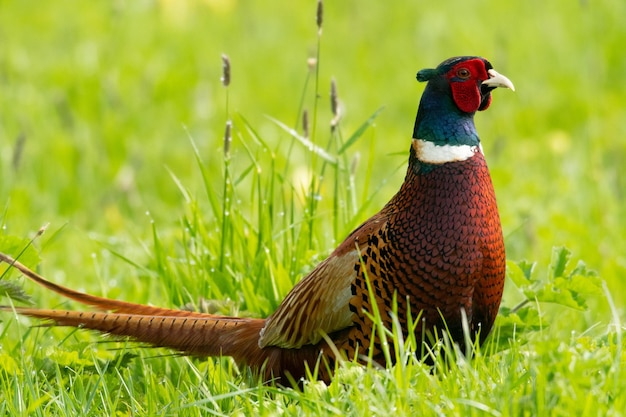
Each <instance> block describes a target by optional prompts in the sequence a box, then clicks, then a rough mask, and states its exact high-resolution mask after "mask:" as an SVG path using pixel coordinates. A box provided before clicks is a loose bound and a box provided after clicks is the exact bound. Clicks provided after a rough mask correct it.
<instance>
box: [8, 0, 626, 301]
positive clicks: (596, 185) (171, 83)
mask: <svg viewBox="0 0 626 417" xmlns="http://www.w3.org/2000/svg"><path fill="white" fill-rule="evenodd" d="M625 12H626V4H625V3H624V2H622V1H619V0H599V1H582V0H581V1H569V0H568V1H566V0H559V1H553V2H548V3H546V2H540V1H526V2H517V3H511V4H507V5H506V6H505V5H502V4H498V3H496V2H493V1H488V0H484V1H475V2H460V1H445V2H430V3H428V2H407V3H402V4H393V5H392V4H386V3H385V4H383V3H382V2H367V3H363V2H357V1H343V2H328V3H327V4H326V5H325V21H324V28H323V36H322V41H321V66H320V91H321V93H322V96H321V98H320V99H321V105H320V116H319V118H318V125H319V126H318V129H319V131H320V132H321V135H325V134H326V129H327V126H328V125H327V123H328V120H330V117H331V115H330V109H329V106H327V105H326V103H327V102H328V97H327V95H326V92H327V91H329V85H330V79H331V77H335V79H336V80H337V83H338V87H339V94H340V99H341V101H342V103H343V106H344V108H345V117H344V119H343V121H342V126H343V129H344V130H345V131H347V132H351V131H353V130H354V129H356V127H357V126H359V125H360V124H361V123H362V122H363V121H364V120H365V119H366V118H367V117H368V116H369V115H370V114H371V113H372V112H373V111H374V110H375V109H377V108H378V107H380V106H385V109H384V111H383V112H382V113H381V114H380V115H379V117H378V118H377V119H376V122H375V124H376V126H375V129H373V130H372V131H370V132H368V135H370V136H369V137H370V140H371V141H373V148H370V143H368V142H367V141H361V143H360V144H359V146H360V148H355V149H354V153H356V152H359V153H361V154H362V158H361V160H367V159H368V158H369V157H370V152H371V151H372V149H373V151H374V152H375V155H376V160H375V164H374V166H373V176H372V178H375V179H377V180H378V181H379V182H380V183H379V184H371V185H370V188H369V189H368V190H364V191H365V192H366V193H372V192H373V191H372V190H374V189H375V188H376V187H377V186H379V185H380V184H381V183H383V181H384V183H385V184H386V185H384V186H383V188H382V190H381V191H380V192H379V193H377V194H376V196H375V202H373V203H372V204H371V208H370V209H369V210H368V212H366V213H364V214H363V216H362V218H361V219H359V220H363V219H365V218H366V216H367V215H368V214H369V213H371V212H374V211H375V210H377V209H378V208H379V207H380V206H381V205H382V204H383V203H384V202H385V201H387V199H388V198H389V197H390V196H391V195H392V194H393V192H395V190H396V189H397V187H398V184H399V183H400V182H401V181H402V178H403V175H404V167H403V166H402V164H403V163H404V161H405V160H406V150H407V149H408V144H409V139H410V134H411V131H412V124H413V118H414V114H415V111H416V106H417V101H418V98H419V95H420V92H421V89H422V88H423V86H421V85H418V83H417V82H416V81H415V79H414V74H415V72H416V70H418V69H420V68H423V67H428V66H434V65H437V64H438V63H439V62H440V61H441V60H443V59H445V58H447V57H449V56H453V55H459V54H476V55H482V56H485V57H487V58H488V59H490V60H491V61H492V63H493V65H494V67H495V68H497V69H498V70H499V71H500V72H502V73H504V74H506V75H507V76H509V78H511V79H512V80H513V81H514V82H515V84H516V86H517V89H518V91H517V93H516V94H509V92H506V91H504V92H503V91H498V92H496V93H495V95H494V103H493V106H492V108H491V109H490V110H489V111H488V112H487V113H485V114H479V115H478V116H477V124H478V128H479V132H480V133H481V136H482V138H483V142H484V147H485V149H486V152H487V156H488V159H489V163H490V167H491V170H492V175H493V179H494V183H495V187H496V190H497V194H498V198H499V202H500V209H501V216H502V220H503V223H504V228H505V234H506V243H507V249H508V255H509V258H511V259H521V258H527V259H530V260H538V261H540V262H544V263H545V262H547V260H548V259H549V255H550V249H551V247H552V246H553V245H561V244H564V245H566V246H568V247H569V248H570V249H571V250H572V251H573V253H574V256H576V257H581V258H583V259H585V261H586V262H587V263H588V264H589V265H590V266H591V267H592V268H594V269H597V270H598V271H599V272H600V274H601V276H602V277H603V278H604V279H606V280H607V282H608V283H609V287H610V288H611V289H612V290H613V293H614V296H615V297H616V298H618V299H619V300H620V301H623V300H624V298H623V296H622V294H623V293H624V284H623V280H622V279H621V277H623V276H624V274H625V273H626V258H625V255H624V253H625V252H626V250H625V249H626V244H625V243H624V239H623V236H622V235H623V233H624V231H625V230H626V220H625V218H626V209H625V208H624V198H625V197H624V193H625V187H626V179H625V178H626V168H625V166H626V165H625V161H624V158H625V155H626V123H625V120H626V81H625V78H624V74H625V73H626V57H625V55H624V52H623V45H624V43H625V40H626V29H625V28H624V25H623V24H621V20H620V19H621V17H623V16H625V15H626V14H625ZM314 13H315V4H314V2H293V3H284V2H269V3H268V2H261V1H246V2H243V1H236V0H222V1H218V0H207V1H187V2H185V1H183V2H179V1H160V2H158V1H156V2H153V1H113V2H101V1H97V2H89V3H81V2H75V1H69V0H63V1H57V2H54V3H43V4H42V3H40V2H34V1H28V0H26V1H19V2H17V1H7V2H2V4H0V42H1V44H2V47H1V48H0V88H1V92H0V150H1V155H2V156H1V159H0V164H1V166H0V173H1V175H2V182H1V183H0V195H1V196H2V200H3V201H4V207H3V214H2V222H3V226H4V228H5V230H7V231H8V232H9V233H11V234H14V235H18V236H28V235H29V234H30V233H32V232H33V231H35V230H37V229H38V228H39V227H40V226H41V225H42V224H44V223H46V222H50V223H51V230H58V229H60V228H62V227H63V225H65V224H67V227H65V229H64V230H63V233H62V234H61V235H60V236H59V238H58V240H57V241H55V244H54V247H50V248H49V250H50V251H53V253H54V254H55V255H56V256H55V257H59V258H62V259H64V260H60V259H55V260H54V261H52V260H51V258H52V257H45V258H47V259H46V262H50V263H51V264H54V265H55V267H58V268H65V265H64V263H65V262H68V265H67V266H69V267H72V268H83V267H84V261H85V259H86V258H87V257H88V256H89V253H90V252H91V250H94V247H95V246H94V245H93V243H92V242H91V239H90V238H89V236H99V237H100V238H102V239H105V240H110V239H115V240H116V241H124V242H125V243H124V245H126V244H128V242H127V241H126V239H131V240H132V239H136V240H139V241H141V240H142V239H144V238H145V237H146V236H150V234H151V228H150V226H149V224H150V220H153V221H155V222H156V223H157V224H158V225H159V228H160V229H162V232H163V233H165V232H166V231H167V230H173V233H174V234H176V229H177V228H179V224H178V222H179V218H180V215H181V213H182V212H183V208H182V204H181V201H182V197H181V194H180V192H179V190H178V188H177V186H176V184H175V183H174V181H172V180H171V178H170V174H169V173H168V170H170V171H171V172H173V173H174V174H175V175H176V176H177V177H178V178H179V180H180V181H181V183H182V184H184V185H185V186H186V187H188V188H189V189H191V190H199V189H201V178H200V175H199V174H198V170H197V167H196V164H195V163H193V153H192V148H191V145H190V141H189V137H190V136H191V137H193V139H194V141H195V142H196V143H197V144H198V147H199V149H200V152H201V154H202V155H203V158H204V159H205V162H206V163H207V165H208V166H209V167H215V169H216V175H217V173H219V172H220V171H218V169H221V147H222V142H221V141H222V132H223V129H224V127H223V126H224V123H225V120H226V119H227V118H228V116H229V115H228V114H227V109H226V108H225V102H226V100H225V97H226V93H225V91H224V88H223V87H222V86H221V84H220V75H221V62H220V54H222V53H226V54H228V55H229V56H230V58H231V61H232V79H233V82H232V86H231V91H230V109H231V113H240V114H241V115H243V117H245V118H246V120H248V121H249V123H250V125H252V126H254V127H255V129H257V130H258V131H259V132H260V133H261V134H262V135H263V137H264V138H265V140H267V141H270V142H271V141H273V142H279V141H283V140H286V138H287V137H288V136H287V135H286V134H285V133H284V132H282V131H281V130H280V129H278V128H277V127H276V126H275V125H274V124H273V123H272V122H270V121H269V120H268V119H267V117H266V116H267V115H269V116H271V117H273V118H276V119H278V120H281V121H283V122H284V123H286V124H288V125H293V126H296V123H297V120H298V117H299V116H298V114H297V109H298V103H299V100H300V95H301V94H302V91H303V86H304V83H305V80H306V76H307V71H308V69H307V59H308V58H310V57H311V56H314V54H315V50H316V42H317V40H316V39H317V38H316V27H315V15H314ZM307 94H308V96H307V100H308V101H307V102H308V103H309V108H310V103H312V100H313V99H312V97H311V94H312V89H311V88H309V89H308V93H307ZM243 129H244V127H243V126H242V123H241V122H239V121H237V120H236V121H235V136H236V135H237V134H238V133H237V132H241V131H242V130H243ZM233 152H234V157H233V160H234V164H235V165H236V164H237V162H236V161H237V155H238V154H237V152H241V146H238V144H237V137H235V142H234V144H233ZM280 158H281V155H277V161H278V162H277V163H279V164H280V165H281V166H283V165H288V166H290V167H292V171H291V172H293V173H294V175H297V172H298V171H297V169H295V168H294V167H299V166H302V165H303V161H302V160H301V159H298V158H297V155H294V156H292V159H290V160H289V161H284V160H280ZM398 166H401V167H402V168H401V169H399V170H396V167H398ZM357 169H361V170H362V172H363V170H364V167H363V165H361V166H360V167H359V168H357ZM216 183H219V180H216ZM357 186H360V187H363V183H359V179H358V176H357ZM361 189H363V188H361ZM146 211H149V212H150V215H151V217H150V218H148V217H146V216H145V214H144V213H145V212H146ZM348 231H349V230H345V231H344V232H345V233H347V232H348ZM339 238H341V237H336V238H335V239H339ZM333 244H334V242H333V239H331V240H329V241H327V242H325V243H324V244H322V245H320V247H319V250H320V251H321V252H327V251H328V250H330V249H331V248H332V247H333ZM126 250H127V251H130V250H131V249H128V248H127V249H126ZM82 252H84V253H82ZM131 253H132V252H131Z"/></svg>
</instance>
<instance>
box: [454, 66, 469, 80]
mask: <svg viewBox="0 0 626 417" xmlns="http://www.w3.org/2000/svg"><path fill="white" fill-rule="evenodd" d="M456 75H457V77H459V78H463V79H467V78H469V77H470V75H471V74H470V72H469V70H468V69H467V68H461V69H459V70H458V71H457V72H456Z"/></svg>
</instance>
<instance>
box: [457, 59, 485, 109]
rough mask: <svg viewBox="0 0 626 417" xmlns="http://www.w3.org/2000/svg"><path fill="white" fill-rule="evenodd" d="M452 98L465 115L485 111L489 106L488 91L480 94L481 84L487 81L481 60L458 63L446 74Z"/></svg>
mask: <svg viewBox="0 0 626 417" xmlns="http://www.w3.org/2000/svg"><path fill="white" fill-rule="evenodd" d="M446 78H448V82H449V83H450V88H451V89H452V98H453V99H454V103H455V104H456V105H457V107H458V108H459V109H460V110H461V111H463V112H465V113H474V112H475V111H477V110H485V109H486V108H488V107H489V105H490V104H491V94H490V90H491V89H489V90H487V91H485V94H482V91H481V83H482V82H483V81H485V80H487V79H489V74H488V73H487V68H485V63H484V61H483V60H481V59H478V58H477V59H471V60H468V61H464V62H460V63H458V64H457V65H455V66H454V67H452V69H451V70H450V71H448V73H447V74H446Z"/></svg>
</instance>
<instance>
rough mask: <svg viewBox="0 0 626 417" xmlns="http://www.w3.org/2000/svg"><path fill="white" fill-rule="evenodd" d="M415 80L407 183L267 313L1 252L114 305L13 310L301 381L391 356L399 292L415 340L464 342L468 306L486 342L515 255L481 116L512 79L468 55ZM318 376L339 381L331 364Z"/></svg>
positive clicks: (401, 312) (91, 300) (94, 301)
mask: <svg viewBox="0 0 626 417" xmlns="http://www.w3.org/2000/svg"><path fill="white" fill-rule="evenodd" d="M417 79H418V80H419V81H428V84H427V85H426V88H425V90H424V93H423V95H422V99H421V101H420V104H419V109H418V112H417V118H416V120H415V127H414V130H413V140H412V143H411V148H410V156H409V166H408V170H407V174H406V178H405V180H404V183H403V184H402V186H401V188H400V191H398V193H397V194H396V195H395V196H394V197H393V198H392V199H391V201H389V203H387V205H385V207H383V209H382V210H381V211H380V212H379V213H377V214H375V215H374V216H373V217H371V218H370V219H369V220H367V221H366V222H365V223H363V224H362V225H361V226H359V227H358V228H357V229H356V230H354V231H353V232H352V233H351V234H350V235H349V236H348V237H347V238H346V239H345V241H344V242H343V243H342V244H341V245H339V247H337V249H335V251H333V252H332V253H331V254H330V256H329V257H328V258H327V259H326V260H324V261H323V262H321V263H320V264H319V265H318V266H317V267H316V268H315V269H313V270H312V271H311V272H310V273H309V274H308V275H307V276H305V277H304V278H303V279H302V280H301V281H300V282H299V283H298V284H297V285H296V286H295V287H294V288H293V289H292V290H291V292H290V293H289V294H288V295H287V296H286V298H285V300H284V301H283V302H282V303H281V305H280V306H279V307H278V309H277V310H276V312H274V314H272V315H271V316H270V317H268V318H267V319H254V318H236V317H225V316H216V315H211V314H203V313H195V312H188V311H180V310H172V309H165V308H157V307H150V306H146V305H139V304H133V303H127V302H123V301H117V300H110V299H106V298H101V297H96V296H92V295H88V294H84V293H80V292H77V291H73V290H71V289H68V288H65V287H62V286H59V285H56V284H54V283H51V282H49V281H46V280H45V279H44V278H42V277H41V276H39V275H37V274H36V273H34V272H33V271H31V270H29V269H28V268H26V267H25V266H24V265H22V264H20V263H19V262H16V261H14V260H13V259H11V258H10V257H9V256H6V255H2V254H0V260H2V261H4V262H7V263H9V264H12V265H13V266H14V267H17V268H18V269H19V270H20V271H21V272H22V273H23V274H25V275H26V276H28V277H29V278H31V279H32V280H34V281H36V282H37V283H38V284H41V285H43V286H44V287H46V288H48V289H50V290H53V291H56V292H57V293H59V294H61V295H63V296H65V297H68V298H71V299H74V300H76V301H79V302H81V303H84V304H87V305H90V306H92V307H96V308H97V309H99V310H104V311H109V312H77V311H59V310H44V309H36V308H24V307H19V308H15V310H16V311H17V312H18V313H20V314H25V315H28V316H32V317H37V318H40V319H48V320H51V321H53V322H54V323H56V324H57V325H64V326H80V327H84V328H87V329H94V330H99V331H101V332H105V333H109V334H113V335H120V336H130V337H131V338H133V339H135V340H138V341H141V342H145V343H148V344H152V345H155V346H163V347H169V348H172V349H176V350H177V351H180V352H184V353H187V354H192V355H199V356H216V355H224V356H232V357H233V358H234V359H235V361H236V362H237V363H239V364H243V365H247V366H250V367H252V368H253V369H255V370H258V371H262V372H265V373H264V375H265V377H267V378H269V377H270V376H274V377H279V378H280V377H282V378H284V377H286V376H288V375H289V376H291V377H293V378H294V379H296V380H297V379H299V378H300V377H302V376H304V375H305V372H306V367H307V366H308V367H310V368H311V369H312V368H313V367H314V366H315V365H316V363H317V361H318V360H319V359H320V358H322V359H323V360H324V361H325V362H326V363H329V364H332V363H334V361H335V360H336V359H337V358H336V355H337V353H339V354H341V355H345V357H347V358H353V357H355V355H359V356H360V357H361V355H363V356H366V355H367V354H368V353H369V352H370V351H369V349H370V348H371V349H374V351H373V358H374V360H376V361H377V362H379V363H384V362H385V357H384V356H383V355H382V353H381V349H380V341H379V339H378V338H377V337H376V336H372V328H373V323H372V320H371V319H370V317H371V316H370V314H371V313H372V312H373V311H374V310H373V305H374V304H376V306H377V308H378V311H379V313H380V316H381V318H382V321H383V323H384V324H385V325H386V326H387V327H389V328H390V327H391V325H392V317H391V309H392V300H393V299H394V295H395V299H396V300H397V313H398V317H397V319H398V321H399V323H400V324H401V325H402V328H403V330H404V332H405V333H406V332H407V314H408V312H409V311H410V314H412V315H413V317H417V316H418V315H419V314H421V316H420V319H421V322H420V323H419V324H418V325H417V326H416V330H415V332H416V335H415V336H416V340H418V341H428V337H429V335H432V334H433V333H434V331H435V330H436V331H437V333H438V334H439V335H441V334H442V333H443V332H445V331H447V332H449V334H450V335H451V337H452V339H453V340H454V341H455V342H457V343H460V344H463V341H464V334H463V325H462V322H463V321H462V320H463V319H462V316H463V314H464V315H465V316H466V318H467V324H468V325H469V330H470V332H471V335H470V337H478V338H479V341H483V340H484V339H485V337H486V336H487V334H488V333H489V331H490V330H491V327H492V325H493V322H494V319H495V317H496V314H497V312H498V308H499V305H500V300H501V297H502V289H503V285H504V274H505V252H504V243H503V238H502V230H501V226H500V219H499V215H498V210H497V207H496V199H495V195H494V190H493V186H492V183H491V178H490V176H489V172H488V170H487V164H486V163H485V158H484V156H483V151H482V147H481V145H480V140H479V138H478V134H477V133H476V129H475V126H474V113H475V112H476V111H477V110H485V109H486V108H487V107H489V104H490V103H491V91H492V90H493V89H495V88H496V87H506V88H510V89H514V87H513V84H512V83H511V81H509V80H508V79H507V78H506V77H504V76H503V75H501V74H498V73H497V72H496V71H495V70H494V69H493V68H492V66H491V64H490V63H489V62H488V61H487V60H485V59H483V58H480V57H469V56H465V57H456V58H451V59H448V60H446V61H444V62H443V63H442V64H440V65H439V66H438V67H437V68H436V69H425V70H421V71H419V72H418V73H417ZM368 280H369V282H370V284H371V291H369V290H368V285H367V284H368V283H367V281H368ZM370 294H372V295H373V297H371V296H370ZM2 309H3V310H5V311H6V310H11V308H9V307H3V308H2ZM331 345H332V347H331ZM335 348H336V349H335ZM328 368H332V367H328ZM319 377H320V378H321V379H324V380H328V379H329V378H330V374H329V373H328V372H327V368H326V367H325V366H321V367H320V375H319Z"/></svg>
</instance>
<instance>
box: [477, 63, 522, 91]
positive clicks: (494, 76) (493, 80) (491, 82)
mask: <svg viewBox="0 0 626 417" xmlns="http://www.w3.org/2000/svg"><path fill="white" fill-rule="evenodd" d="M487 72H488V73H489V79H488V80H485V81H483V84H487V85H488V86H490V87H493V88H496V87H504V88H510V89H511V90H512V91H515V86H514V85H513V83H512V82H511V80H509V79H508V78H506V77H505V76H504V75H502V74H499V73H498V72H497V71H496V70H494V69H493V68H492V69H490V70H488V71H487Z"/></svg>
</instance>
